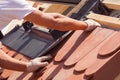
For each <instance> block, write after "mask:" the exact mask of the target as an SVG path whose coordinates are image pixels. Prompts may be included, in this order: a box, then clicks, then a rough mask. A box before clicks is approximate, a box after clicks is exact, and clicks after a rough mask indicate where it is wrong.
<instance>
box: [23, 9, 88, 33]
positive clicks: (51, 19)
mask: <svg viewBox="0 0 120 80" xmlns="http://www.w3.org/2000/svg"><path fill="white" fill-rule="evenodd" d="M24 19H25V20H28V21H30V22H33V23H35V24H38V25H41V26H46V27H48V28H52V29H56V30H60V31H67V30H85V29H86V28H87V24H86V23H85V22H83V21H78V20H75V19H72V18H69V17H66V16H63V15H61V14H59V13H43V12H41V11H39V10H36V11H34V12H32V13H31V14H29V15H27V16H26V17H25V18H24Z"/></svg>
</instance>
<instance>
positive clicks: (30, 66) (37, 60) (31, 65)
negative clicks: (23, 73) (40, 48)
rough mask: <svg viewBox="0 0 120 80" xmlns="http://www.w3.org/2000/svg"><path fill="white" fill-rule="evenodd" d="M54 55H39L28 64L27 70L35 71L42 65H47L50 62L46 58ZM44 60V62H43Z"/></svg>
mask: <svg viewBox="0 0 120 80" xmlns="http://www.w3.org/2000/svg"><path fill="white" fill-rule="evenodd" d="M51 58H52V56H50V55H48V56H42V57H37V58H35V59H33V60H31V61H30V62H28V64H27V72H33V71H36V70H38V69H39V68H41V67H45V66H47V65H48V62H47V61H46V60H49V59H51ZM43 61H44V62H43Z"/></svg>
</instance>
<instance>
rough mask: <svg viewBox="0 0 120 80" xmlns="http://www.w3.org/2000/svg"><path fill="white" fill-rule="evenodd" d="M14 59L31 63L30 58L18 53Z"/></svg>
mask: <svg viewBox="0 0 120 80" xmlns="http://www.w3.org/2000/svg"><path fill="white" fill-rule="evenodd" d="M14 58H15V59H18V60H22V61H29V58H27V57H25V56H24V55H22V54H20V53H18V54H17V55H16V56H15V57H14Z"/></svg>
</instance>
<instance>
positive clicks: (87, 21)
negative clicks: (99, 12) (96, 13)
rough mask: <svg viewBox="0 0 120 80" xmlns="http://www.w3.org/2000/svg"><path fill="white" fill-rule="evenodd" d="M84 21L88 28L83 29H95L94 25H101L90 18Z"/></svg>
mask: <svg viewBox="0 0 120 80" xmlns="http://www.w3.org/2000/svg"><path fill="white" fill-rule="evenodd" d="M85 22H86V23H87V25H88V28H87V29H86V30H85V31H91V30H93V29H95V28H96V27H101V25H100V24H99V23H98V22H96V21H94V20H92V19H88V20H86V21H85Z"/></svg>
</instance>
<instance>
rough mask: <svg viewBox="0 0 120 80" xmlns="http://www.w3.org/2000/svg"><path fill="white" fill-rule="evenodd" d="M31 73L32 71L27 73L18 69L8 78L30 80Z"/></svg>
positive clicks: (10, 79)
mask: <svg viewBox="0 0 120 80" xmlns="http://www.w3.org/2000/svg"><path fill="white" fill-rule="evenodd" d="M31 74H32V73H26V72H18V71H16V72H14V73H13V74H11V76H10V77H9V78H8V80H28V79H29V78H28V77H27V76H28V75H30V76H31ZM30 76H29V77H30ZM25 77H26V78H25Z"/></svg>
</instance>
